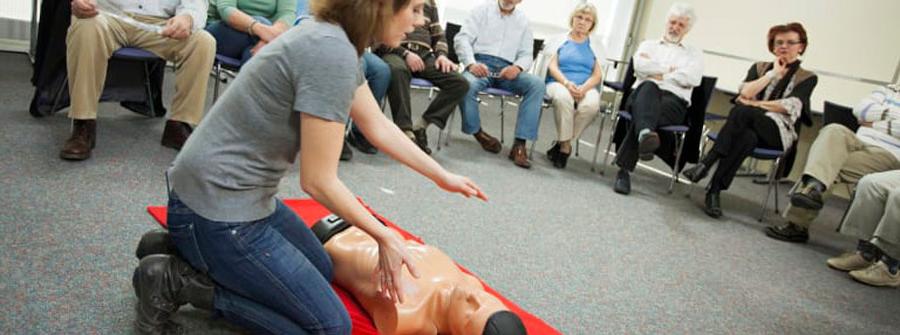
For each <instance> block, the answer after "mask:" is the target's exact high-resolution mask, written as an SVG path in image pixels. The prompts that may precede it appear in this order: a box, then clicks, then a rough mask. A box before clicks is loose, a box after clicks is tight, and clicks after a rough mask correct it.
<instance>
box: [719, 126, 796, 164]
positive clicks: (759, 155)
mask: <svg viewBox="0 0 900 335" xmlns="http://www.w3.org/2000/svg"><path fill="white" fill-rule="evenodd" d="M706 138H708V139H710V140H712V141H713V142H715V141H716V139H717V138H719V134H718V133H709V134H707V135H706ZM783 155H784V151H783V150H778V149H766V148H759V147H757V148H754V149H753V152H752V153H750V157H753V158H756V159H763V160H773V159H776V158H778V157H781V156H783Z"/></svg>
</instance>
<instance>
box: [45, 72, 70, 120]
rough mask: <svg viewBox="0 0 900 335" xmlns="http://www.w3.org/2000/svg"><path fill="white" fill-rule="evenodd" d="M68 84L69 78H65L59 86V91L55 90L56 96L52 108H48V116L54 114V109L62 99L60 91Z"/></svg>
mask: <svg viewBox="0 0 900 335" xmlns="http://www.w3.org/2000/svg"><path fill="white" fill-rule="evenodd" d="M68 84H69V77H68V76H66V77H65V78H63V80H62V83H60V84H59V89H57V90H56V95H55V96H54V97H53V106H51V107H50V114H48V115H52V114H53V113H56V107H58V106H59V100H60V99H62V90H63V89H64V88H66V85H68Z"/></svg>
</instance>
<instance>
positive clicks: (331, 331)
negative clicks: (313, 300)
mask: <svg viewBox="0 0 900 335" xmlns="http://www.w3.org/2000/svg"><path fill="white" fill-rule="evenodd" d="M352 328H353V322H352V321H351V320H350V314H347V311H346V310H344V309H341V310H340V311H339V312H337V313H335V314H334V315H332V316H331V319H330V320H328V321H327V322H325V324H324V325H323V327H322V331H323V332H324V333H325V334H328V335H348V334H350V333H351V330H352Z"/></svg>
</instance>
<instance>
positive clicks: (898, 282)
mask: <svg viewBox="0 0 900 335" xmlns="http://www.w3.org/2000/svg"><path fill="white" fill-rule="evenodd" d="M850 277H853V279H856V280H857V281H859V282H861V283H863V284H869V285H872V286H890V287H897V286H900V272H898V273H896V274H891V272H890V271H888V267H887V265H886V264H884V262H882V261H878V262H877V263H875V264H872V266H870V267H867V268H865V269H862V270H856V271H850Z"/></svg>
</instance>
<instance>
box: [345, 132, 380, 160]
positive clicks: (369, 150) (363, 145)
mask: <svg viewBox="0 0 900 335" xmlns="http://www.w3.org/2000/svg"><path fill="white" fill-rule="evenodd" d="M347 142H348V143H350V145H352V146H353V147H354V148H356V149H357V150H359V151H362V153H364V154H369V155H374V154H377V153H378V148H375V146H373V145H372V143H369V140H368V139H366V136H365V135H363V134H362V133H361V132H359V130H356V128H352V129H350V134H349V135H347Z"/></svg>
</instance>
